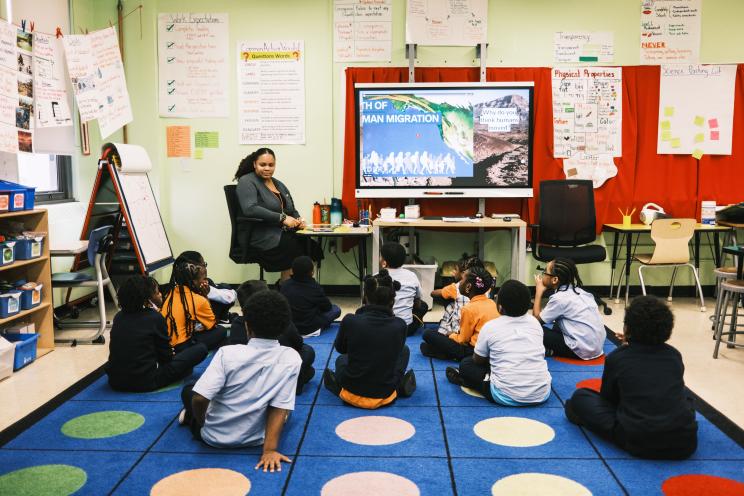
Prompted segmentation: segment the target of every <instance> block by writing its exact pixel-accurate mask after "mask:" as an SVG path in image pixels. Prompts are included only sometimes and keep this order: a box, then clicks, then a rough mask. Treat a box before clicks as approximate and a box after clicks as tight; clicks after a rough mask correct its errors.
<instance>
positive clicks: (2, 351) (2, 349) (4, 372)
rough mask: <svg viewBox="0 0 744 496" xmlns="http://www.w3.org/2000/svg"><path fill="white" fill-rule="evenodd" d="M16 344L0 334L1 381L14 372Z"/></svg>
mask: <svg viewBox="0 0 744 496" xmlns="http://www.w3.org/2000/svg"><path fill="white" fill-rule="evenodd" d="M14 357H15V345H14V344H13V343H11V342H10V341H8V340H7V339H4V338H3V337H2V336H0V381H1V380H3V379H5V378H6V377H10V375H11V374H12V373H13V358H14Z"/></svg>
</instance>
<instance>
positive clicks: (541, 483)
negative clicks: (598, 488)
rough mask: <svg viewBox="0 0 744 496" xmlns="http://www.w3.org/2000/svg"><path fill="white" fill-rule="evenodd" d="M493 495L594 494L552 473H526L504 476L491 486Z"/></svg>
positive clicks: (579, 495) (564, 495) (568, 495)
mask: <svg viewBox="0 0 744 496" xmlns="http://www.w3.org/2000/svg"><path fill="white" fill-rule="evenodd" d="M491 494H492V495H493V496H506V495H509V496H541V495H543V494H552V495H555V496H592V492H591V491H590V490H589V489H587V488H586V487H584V486H582V485H581V484H579V483H578V482H576V481H573V480H571V479H567V478H565V477H560V476H558V475H551V474H538V473H524V474H515V475H510V476H508V477H504V478H503V479H500V480H498V481H496V483H495V484H494V485H493V486H491Z"/></svg>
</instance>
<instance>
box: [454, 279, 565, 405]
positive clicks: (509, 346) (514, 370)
mask: <svg viewBox="0 0 744 496" xmlns="http://www.w3.org/2000/svg"><path fill="white" fill-rule="evenodd" d="M530 306H531V301H530V290H529V289H528V288H527V286H525V285H524V284H523V283H521V282H519V281H513V280H511V281H506V282H505V283H504V284H503V285H502V286H501V289H500V290H499V294H498V307H499V313H501V317H499V318H498V319H493V320H492V321H490V322H488V323H487V324H486V325H484V326H483V328H482V329H481V331H480V334H479V335H478V342H477V343H476V344H475V352H474V353H473V356H472V357H465V358H464V359H463V360H462V362H460V368H459V370H458V369H456V368H454V367H447V379H448V380H449V381H450V382H451V383H453V384H457V385H458V386H467V387H469V388H472V389H475V390H476V391H478V392H480V393H481V394H482V395H483V396H485V397H486V399H488V400H489V401H491V402H494V403H498V404H500V405H504V406H529V405H539V404H540V403H544V402H545V401H547V399H548V398H549V397H550V380H551V378H550V373H549V372H548V364H547V362H546V361H545V347H544V346H543V342H542V337H543V336H542V335H543V331H542V327H541V326H540V323H539V322H538V321H537V319H536V318H535V317H534V316H533V315H532V314H531V313H528V310H529V309H530ZM489 361H490V366H489Z"/></svg>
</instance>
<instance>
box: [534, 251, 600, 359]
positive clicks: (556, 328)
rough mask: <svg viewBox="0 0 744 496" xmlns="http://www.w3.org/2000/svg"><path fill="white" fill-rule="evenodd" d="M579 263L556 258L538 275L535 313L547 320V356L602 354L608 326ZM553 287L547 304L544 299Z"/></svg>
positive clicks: (545, 340) (536, 279)
mask: <svg viewBox="0 0 744 496" xmlns="http://www.w3.org/2000/svg"><path fill="white" fill-rule="evenodd" d="M581 286H582V282H581V278H580V277H579V273H578V271H577V270H576V264H575V263H574V261H573V260H571V259H570V258H556V259H555V260H553V261H552V262H550V263H548V266H547V268H546V269H545V270H544V271H543V273H542V275H540V276H535V302H534V304H533V309H532V311H533V313H534V315H535V317H537V319H538V320H539V321H540V323H541V324H543V329H544V334H543V344H544V345H545V354H546V356H554V355H555V356H562V357H567V358H578V359H581V360H591V359H593V358H597V357H598V356H600V355H601V354H602V347H603V345H604V341H605V336H606V333H605V327H604V323H603V322H602V316H601V315H600V314H599V308H598V307H597V303H596V301H595V300H594V296H593V295H591V294H590V293H587V292H586V291H584V290H583V289H582V287H581ZM546 290H553V294H551V295H550V297H549V298H548V303H547V305H545V308H543V309H542V311H541V310H540V300H541V299H542V297H543V295H544V294H545V291H546Z"/></svg>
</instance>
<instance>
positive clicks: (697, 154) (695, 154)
mask: <svg viewBox="0 0 744 496" xmlns="http://www.w3.org/2000/svg"><path fill="white" fill-rule="evenodd" d="M692 156H693V157H695V158H696V159H698V160H700V157H702V156H703V150H701V149H700V148H695V150H693V152H692Z"/></svg>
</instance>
